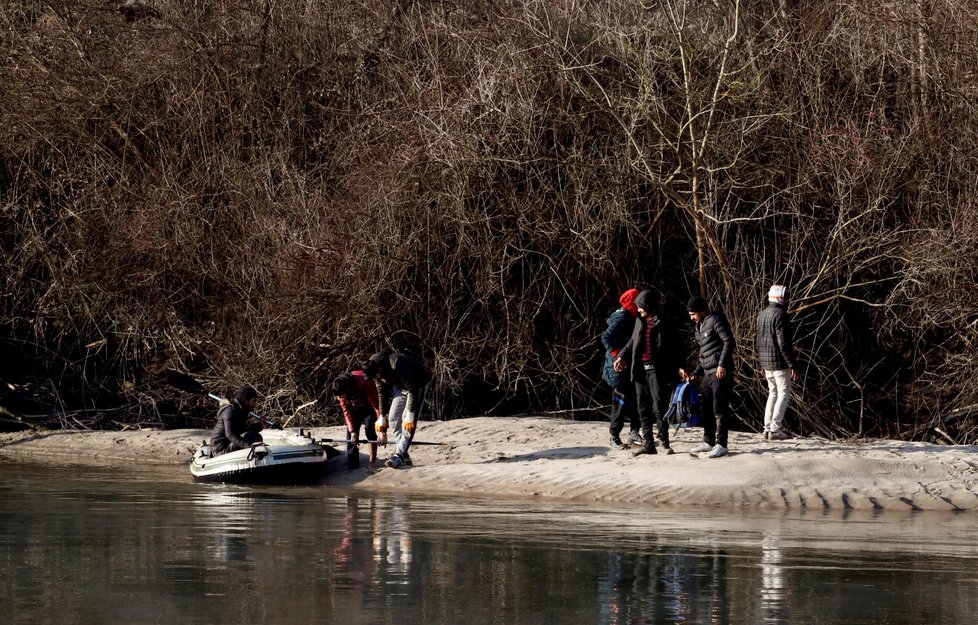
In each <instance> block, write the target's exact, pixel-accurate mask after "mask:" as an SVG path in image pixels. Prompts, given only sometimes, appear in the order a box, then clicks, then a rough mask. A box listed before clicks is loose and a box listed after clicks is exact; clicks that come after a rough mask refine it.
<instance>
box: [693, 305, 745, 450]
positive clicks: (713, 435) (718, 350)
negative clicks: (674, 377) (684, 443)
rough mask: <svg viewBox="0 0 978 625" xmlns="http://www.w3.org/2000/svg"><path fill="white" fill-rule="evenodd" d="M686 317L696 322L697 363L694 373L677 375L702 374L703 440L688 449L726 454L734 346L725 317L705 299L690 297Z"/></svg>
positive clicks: (734, 342) (694, 376) (701, 408)
mask: <svg viewBox="0 0 978 625" xmlns="http://www.w3.org/2000/svg"><path fill="white" fill-rule="evenodd" d="M686 310H687V311H689V318H690V319H691V320H692V321H693V323H695V324H696V342H697V343H699V347H700V353H699V364H698V365H697V366H696V369H695V370H694V371H693V373H688V372H687V371H686V370H685V369H680V370H679V375H680V376H681V377H682V378H683V379H684V380H686V381H695V380H696V377H697V376H702V379H703V382H702V384H701V386H700V410H701V419H702V421H703V442H702V443H700V444H699V445H697V446H696V447H693V448H692V449H690V450H689V451H690V452H691V453H701V452H704V451H708V452H710V455H709V457H710V458H719V457H721V456H726V455H727V431H728V428H729V427H730V395H731V394H732V392H733V365H734V360H733V353H734V348H735V347H736V345H737V344H736V341H734V336H733V332H731V331H730V323H729V322H728V321H727V317H726V316H725V315H724V314H723V313H722V312H719V311H712V312H711V311H710V310H709V306H708V305H707V303H706V300H705V299H703V298H702V297H699V296H694V297H691V298H690V300H689V303H688V304H687V305H686Z"/></svg>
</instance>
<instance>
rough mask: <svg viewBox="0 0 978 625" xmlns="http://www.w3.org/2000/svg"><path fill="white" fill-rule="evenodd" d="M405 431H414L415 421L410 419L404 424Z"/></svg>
mask: <svg viewBox="0 0 978 625" xmlns="http://www.w3.org/2000/svg"><path fill="white" fill-rule="evenodd" d="M404 431H405V432H409V433H410V432H414V421H408V422H406V423H405V424H404Z"/></svg>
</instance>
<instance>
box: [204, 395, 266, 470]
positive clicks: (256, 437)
mask: <svg viewBox="0 0 978 625" xmlns="http://www.w3.org/2000/svg"><path fill="white" fill-rule="evenodd" d="M257 405H258V392H257V391H256V390H255V389H253V388H251V387H250V386H242V387H241V388H239V389H238V391H237V392H236V393H235V394H234V399H232V400H231V401H229V402H228V403H226V404H222V405H221V407H220V409H218V411H217V423H216V424H215V425H214V431H213V432H211V455H213V456H219V455H221V454H226V453H228V452H229V451H237V450H239V449H247V448H249V447H251V446H252V445H254V444H255V443H260V442H262V437H261V434H259V433H258V432H259V431H261V424H259V423H256V424H254V425H249V424H248V418H249V415H250V413H252V412H254V410H255V406H257Z"/></svg>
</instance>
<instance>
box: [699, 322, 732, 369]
mask: <svg viewBox="0 0 978 625" xmlns="http://www.w3.org/2000/svg"><path fill="white" fill-rule="evenodd" d="M696 342H697V343H699V346H700V362H699V365H697V367H696V371H695V372H694V373H695V374H696V375H699V376H702V375H704V374H710V373H716V370H717V367H724V368H725V369H726V370H727V372H728V373H733V368H734V359H733V353H734V348H735V347H736V346H737V342H736V341H735V340H734V335H733V332H731V331H730V323H729V322H728V321H727V317H726V316H725V315H724V314H723V313H722V312H718V311H713V312H709V313H706V316H705V317H703V320H702V321H700V322H699V323H698V324H697V325H696Z"/></svg>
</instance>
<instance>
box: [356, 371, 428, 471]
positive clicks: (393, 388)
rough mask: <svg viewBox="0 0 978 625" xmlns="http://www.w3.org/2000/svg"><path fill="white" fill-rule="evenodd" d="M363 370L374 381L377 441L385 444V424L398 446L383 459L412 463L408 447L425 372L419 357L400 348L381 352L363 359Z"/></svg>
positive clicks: (390, 462) (421, 401)
mask: <svg viewBox="0 0 978 625" xmlns="http://www.w3.org/2000/svg"><path fill="white" fill-rule="evenodd" d="M362 369H363V373H364V374H365V375H366V376H367V377H368V378H372V379H373V380H374V382H375V383H376V384H377V394H378V396H379V398H380V413H379V414H378V416H377V423H376V424H375V427H376V429H377V432H378V433H379V434H380V440H379V441H378V443H379V444H380V445H386V444H387V428H388V426H390V428H391V432H392V433H393V434H394V439H395V442H396V444H397V448H396V449H395V451H394V455H392V456H391V457H390V458H388V459H387V462H385V463H384V465H385V466H388V467H390V468H392V469H399V468H401V467H403V466H411V465H412V464H413V462H412V461H411V456H410V454H409V453H408V450H409V449H410V447H411V440H412V439H413V438H414V432H415V428H416V427H417V422H418V420H419V417H420V416H421V408H422V407H423V406H424V396H425V388H426V384H427V379H428V376H427V373H426V372H425V370H424V366H422V364H421V361H420V360H418V359H417V358H415V357H414V356H412V355H410V354H404V353H401V352H396V353H391V352H380V353H378V354H374V355H373V356H371V357H370V358H369V359H368V360H367V362H365V363H364V365H363V367H362Z"/></svg>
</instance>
